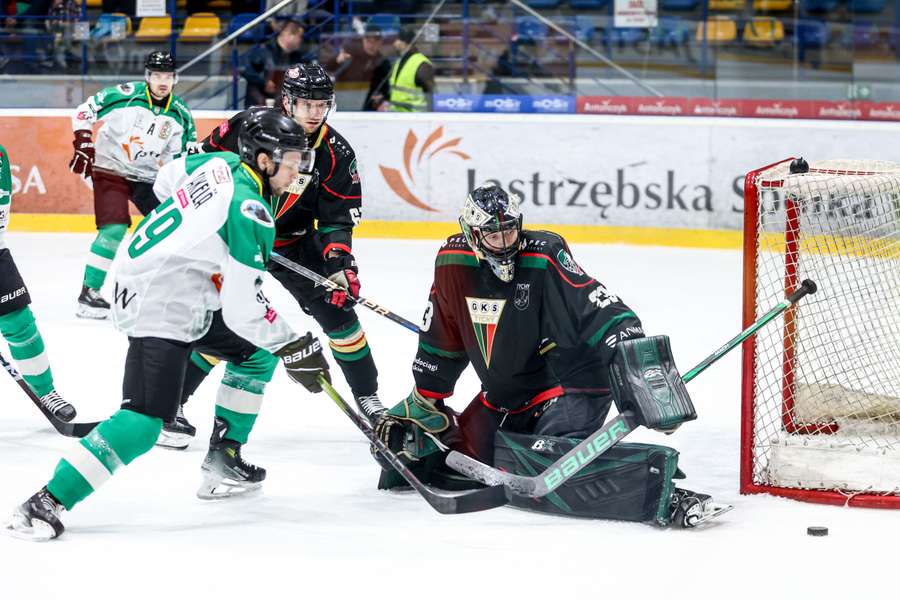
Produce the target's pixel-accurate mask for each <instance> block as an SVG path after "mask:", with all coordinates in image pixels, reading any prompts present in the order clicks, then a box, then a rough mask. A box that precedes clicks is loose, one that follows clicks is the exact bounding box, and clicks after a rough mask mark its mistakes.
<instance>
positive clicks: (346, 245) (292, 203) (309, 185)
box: [201, 107, 362, 256]
mask: <svg viewBox="0 0 900 600" xmlns="http://www.w3.org/2000/svg"><path fill="white" fill-rule="evenodd" d="M254 110H260V107H254V108H248V109H247V110H244V111H241V112H239V113H237V114H236V115H234V116H233V117H231V119H229V120H227V121H224V122H223V123H222V124H220V125H219V126H218V127H216V128H215V129H213V131H212V133H210V134H209V135H208V136H207V137H206V138H205V139H204V140H203V141H202V142H201V145H202V148H203V151H204V152H221V151H229V152H235V153H237V152H238V139H237V138H238V132H239V131H240V130H241V127H242V126H243V124H244V122H245V121H246V120H247V118H248V116H249V115H250V114H251V112H252V111H254ZM262 110H265V109H262ZM310 146H311V147H312V148H313V149H314V150H315V152H316V159H315V164H314V166H313V173H312V174H311V175H309V176H307V177H305V178H304V176H301V177H300V178H299V179H298V186H299V187H300V188H302V191H301V192H300V193H299V194H296V193H285V194H283V195H282V197H281V198H278V199H276V200H274V202H273V206H272V209H273V210H272V212H273V213H274V214H275V236H276V239H275V247H276V248H278V247H280V246H285V245H287V244H291V243H294V242H296V241H297V240H298V239H299V238H300V237H302V236H304V235H307V234H315V235H316V236H317V237H318V241H319V246H320V247H321V248H322V254H323V256H324V255H325V254H327V253H328V252H329V251H330V250H332V249H334V248H337V249H339V250H344V251H345V252H347V253H350V252H351V249H352V236H353V227H354V226H355V225H357V224H358V223H359V221H360V218H361V207H362V186H361V185H360V181H359V171H358V168H357V163H356V154H355V153H354V152H353V148H351V147H350V144H349V143H348V142H347V140H346V139H344V136H342V135H341V134H340V133H338V132H337V131H335V130H334V129H333V128H332V127H331V126H329V125H328V124H325V125H322V127H321V128H320V129H319V131H318V132H317V133H316V134H315V135H314V136H311V137H310Z"/></svg>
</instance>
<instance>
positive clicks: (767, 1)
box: [753, 0, 794, 12]
mask: <svg viewBox="0 0 900 600" xmlns="http://www.w3.org/2000/svg"><path fill="white" fill-rule="evenodd" d="M793 7H794V0H753V10H754V11H759V12H778V11H783V10H791V9H792V8H793Z"/></svg>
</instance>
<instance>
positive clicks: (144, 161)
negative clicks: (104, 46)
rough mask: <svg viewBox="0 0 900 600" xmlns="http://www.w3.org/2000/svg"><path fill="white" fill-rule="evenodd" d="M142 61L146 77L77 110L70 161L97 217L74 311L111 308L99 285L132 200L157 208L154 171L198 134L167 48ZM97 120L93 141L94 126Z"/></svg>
mask: <svg viewBox="0 0 900 600" xmlns="http://www.w3.org/2000/svg"><path fill="white" fill-rule="evenodd" d="M144 68H145V72H144V75H145V81H134V82H129V83H123V84H121V85H117V86H113V87H108V88H105V89H103V90H100V91H99V92H97V93H96V94H94V95H93V96H91V97H90V98H88V99H87V100H85V101H84V103H82V104H80V105H79V106H78V108H76V109H75V114H74V115H73V117H72V129H73V130H74V131H75V140H74V141H73V142H72V144H73V146H75V155H74V156H73V157H72V161H71V162H70V163H69V168H70V169H71V170H72V171H73V172H74V173H77V174H79V175H81V176H83V177H84V178H85V179H87V178H91V179H92V180H93V188H94V215H95V217H96V223H97V237H96V239H94V242H93V244H92V245H91V251H90V254H89V255H88V261H87V265H86V266H85V270H84V280H83V282H82V289H81V294H80V295H79V296H78V312H77V314H78V316H80V317H84V318H91V319H105V318H106V317H107V316H108V314H109V303H108V302H106V300H104V299H103V297H102V296H101V295H100V288H101V287H102V286H103V282H104V281H105V280H106V273H107V271H108V270H109V266H110V264H111V263H112V260H113V258H114V257H115V255H116V249H117V248H118V247H119V244H120V243H121V242H122V239H123V238H124V237H125V232H126V231H127V230H128V227H129V226H130V225H131V217H130V215H129V210H128V202H129V200H130V201H131V202H133V203H134V205H135V206H136V207H137V209H138V210H139V211H140V212H141V214H142V215H146V214H147V213H149V212H150V211H151V210H153V209H154V208H156V205H157V204H158V201H157V200H156V197H155V196H154V195H153V189H152V188H153V180H154V179H156V174H157V172H158V171H159V169H160V167H161V166H162V165H164V164H165V163H167V162H169V161H170V160H172V159H173V158H175V157H176V156H178V155H179V154H181V153H183V152H185V150H187V149H188V146H189V144H191V143H193V142H195V140H196V139H197V132H196V130H195V128H194V120H193V118H192V117H191V111H190V110H189V109H188V107H187V105H186V104H185V103H184V101H182V100H181V99H180V98H179V97H178V96H176V95H175V94H174V93H173V91H172V90H173V89H174V87H175V83H176V82H177V75H176V74H175V60H174V59H173V58H172V56H171V55H170V54H169V53H168V52H158V51H157V52H151V53H150V55H149V56H148V57H147V60H146V62H145V63H144ZM100 121H102V122H103V125H102V126H101V127H100V129H99V131H98V133H97V141H96V144H95V143H94V141H93V137H92V134H93V132H92V128H93V126H94V124H95V123H97V122H100Z"/></svg>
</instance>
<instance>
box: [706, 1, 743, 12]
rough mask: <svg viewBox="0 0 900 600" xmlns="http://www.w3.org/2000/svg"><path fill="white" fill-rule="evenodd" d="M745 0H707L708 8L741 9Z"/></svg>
mask: <svg viewBox="0 0 900 600" xmlns="http://www.w3.org/2000/svg"><path fill="white" fill-rule="evenodd" d="M744 5H746V0H709V10H741V9H743V8H744Z"/></svg>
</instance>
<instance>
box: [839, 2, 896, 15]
mask: <svg viewBox="0 0 900 600" xmlns="http://www.w3.org/2000/svg"><path fill="white" fill-rule="evenodd" d="M886 4H887V0H848V2H847V9H848V10H849V11H850V12H852V13H856V14H876V13H880V12H881V11H883V10H884V7H885V6H886Z"/></svg>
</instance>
